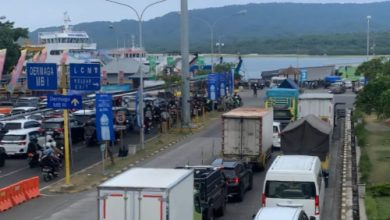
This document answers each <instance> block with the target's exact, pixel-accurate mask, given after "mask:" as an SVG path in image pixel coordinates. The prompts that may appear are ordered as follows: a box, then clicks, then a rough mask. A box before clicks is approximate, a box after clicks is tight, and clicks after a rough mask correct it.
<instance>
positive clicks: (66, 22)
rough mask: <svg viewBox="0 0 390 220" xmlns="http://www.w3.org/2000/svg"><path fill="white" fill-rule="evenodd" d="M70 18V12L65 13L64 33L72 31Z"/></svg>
mask: <svg viewBox="0 0 390 220" xmlns="http://www.w3.org/2000/svg"><path fill="white" fill-rule="evenodd" d="M70 22H71V20H70V17H69V15H68V12H67V11H66V12H64V32H67V31H69V30H70Z"/></svg>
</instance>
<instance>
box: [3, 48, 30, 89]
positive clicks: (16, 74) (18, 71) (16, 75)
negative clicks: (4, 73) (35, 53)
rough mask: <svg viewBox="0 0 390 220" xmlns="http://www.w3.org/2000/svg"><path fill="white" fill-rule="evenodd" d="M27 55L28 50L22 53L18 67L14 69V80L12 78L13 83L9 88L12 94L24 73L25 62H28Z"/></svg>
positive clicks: (11, 82) (12, 74)
mask: <svg viewBox="0 0 390 220" xmlns="http://www.w3.org/2000/svg"><path fill="white" fill-rule="evenodd" d="M26 53H27V50H22V51H21V53H20V57H19V60H18V63H17V64H16V67H15V68H14V69H13V71H12V73H11V77H12V78H11V81H10V83H9V84H8V88H7V90H8V92H10V93H11V94H12V93H14V89H15V86H16V84H17V82H18V79H19V76H20V74H21V73H22V70H23V64H24V61H25V60H26Z"/></svg>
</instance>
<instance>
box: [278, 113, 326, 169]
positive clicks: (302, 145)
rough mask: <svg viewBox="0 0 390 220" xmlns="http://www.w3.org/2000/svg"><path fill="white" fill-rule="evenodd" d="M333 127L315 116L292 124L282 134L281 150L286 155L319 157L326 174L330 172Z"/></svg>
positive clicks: (308, 116) (309, 116)
mask: <svg viewBox="0 0 390 220" xmlns="http://www.w3.org/2000/svg"><path fill="white" fill-rule="evenodd" d="M331 143H332V126H331V125H330V124H329V123H327V122H324V121H323V120H321V119H320V118H318V117H317V116H315V115H307V116H305V117H303V118H301V119H299V120H297V121H294V122H291V123H290V124H289V125H287V127H285V128H284V129H283V131H282V133H281V150H282V153H283V154H285V155H309V156H317V157H319V158H320V160H321V168H322V170H323V171H324V173H325V174H327V173H328V172H329V160H330V155H329V152H330V147H331Z"/></svg>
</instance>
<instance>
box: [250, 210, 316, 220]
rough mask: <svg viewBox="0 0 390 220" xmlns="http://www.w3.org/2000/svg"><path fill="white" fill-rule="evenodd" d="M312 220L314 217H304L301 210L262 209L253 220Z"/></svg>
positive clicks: (303, 212)
mask: <svg viewBox="0 0 390 220" xmlns="http://www.w3.org/2000/svg"><path fill="white" fill-rule="evenodd" d="M270 219H272V220H312V219H313V220H314V219H315V217H313V216H311V217H310V218H309V216H307V215H306V213H305V211H303V209H302V208H290V207H263V208H261V209H260V210H259V211H258V212H257V214H256V215H255V216H254V218H253V220H270Z"/></svg>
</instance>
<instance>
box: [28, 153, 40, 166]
mask: <svg viewBox="0 0 390 220" xmlns="http://www.w3.org/2000/svg"><path fill="white" fill-rule="evenodd" d="M27 160H28V165H29V166H30V168H34V167H38V166H39V165H40V163H39V153H28V154H27Z"/></svg>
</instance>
